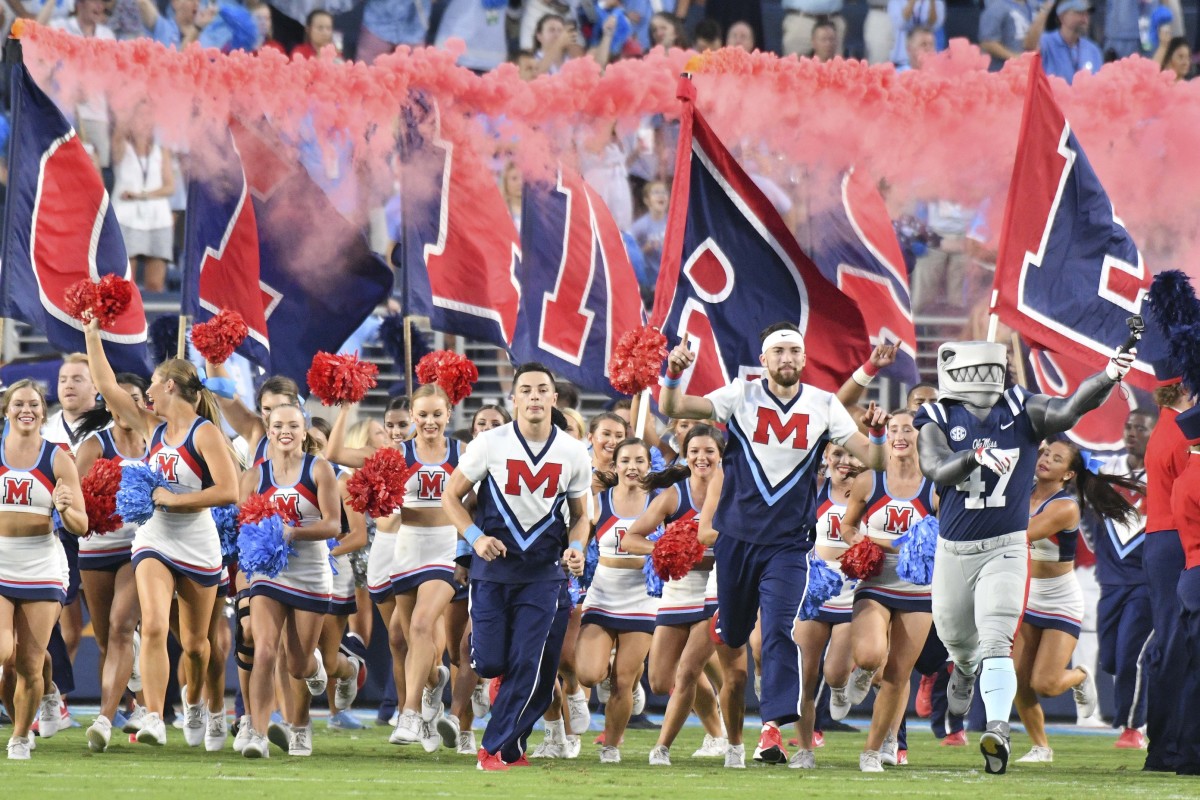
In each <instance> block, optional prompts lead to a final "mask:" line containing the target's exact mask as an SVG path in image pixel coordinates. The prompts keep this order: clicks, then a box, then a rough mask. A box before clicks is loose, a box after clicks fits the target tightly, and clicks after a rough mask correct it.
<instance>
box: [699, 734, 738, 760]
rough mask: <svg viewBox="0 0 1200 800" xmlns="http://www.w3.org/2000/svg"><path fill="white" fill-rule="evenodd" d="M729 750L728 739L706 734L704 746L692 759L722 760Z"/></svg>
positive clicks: (701, 746)
mask: <svg viewBox="0 0 1200 800" xmlns="http://www.w3.org/2000/svg"><path fill="white" fill-rule="evenodd" d="M728 749H729V740H728V739H725V738H722V737H718V736H713V735H712V734H709V733H706V734H704V744H702V745H700V749H698V750H697V751H696V752H694V753H692V758H720V757H721V756H723V755H725V751H726V750H728Z"/></svg>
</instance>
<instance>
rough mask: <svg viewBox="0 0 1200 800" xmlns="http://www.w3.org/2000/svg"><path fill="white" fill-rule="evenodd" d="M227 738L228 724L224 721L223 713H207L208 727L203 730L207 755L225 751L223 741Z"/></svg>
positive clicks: (222, 711)
mask: <svg viewBox="0 0 1200 800" xmlns="http://www.w3.org/2000/svg"><path fill="white" fill-rule="evenodd" d="M228 738H229V722H228V721H226V719H225V711H224V709H222V710H221V711H219V712H217V713H213V712H211V711H210V712H209V713H208V726H207V727H206V728H205V730H204V749H205V750H206V751H207V752H209V753H219V752H221V751H222V750H224V749H225V740H226V739H228Z"/></svg>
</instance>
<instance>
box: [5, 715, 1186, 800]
mask: <svg viewBox="0 0 1200 800" xmlns="http://www.w3.org/2000/svg"><path fill="white" fill-rule="evenodd" d="M85 724H87V723H86V722H85ZM912 728H913V733H912V734H911V735H910V737H909V747H910V750H909V760H910V762H911V763H910V765H909V766H906V767H892V768H889V769H888V771H887V773H886V774H884V775H863V774H862V773H860V772H859V771H858V753H859V750H860V749H861V747H862V741H863V736H864V734H863V733H842V734H830V735H829V736H828V737H827V739H826V742H827V743H826V746H825V747H824V748H822V749H821V750H818V751H817V769H816V770H815V771H811V772H801V771H799V770H790V769H787V768H786V767H779V766H770V767H768V766H762V765H754V764H752V765H750V766H748V768H747V769H746V770H742V771H734V770H725V769H723V768H722V767H721V764H722V762H721V761H720V760H718V759H692V758H689V756H690V754H691V752H692V750H694V749H695V748H696V746H698V744H699V739H700V738H701V732H700V730H699V729H698V728H694V727H693V728H686V729H685V730H684V732H683V735H682V736H681V737H680V739H679V741H678V742H677V743H676V745H675V747H674V751H675V752H674V753H673V756H674V760H675V763H674V765H673V766H671V767H669V768H665V767H655V768H651V767H650V766H648V765H647V763H646V757H647V754H648V753H649V751H650V748H651V747H652V746H653V744H654V739H655V736H656V734H655V732H654V731H630V732H629V733H628V734H627V736H626V741H625V744H624V746H623V747H622V748H621V752H622V757H623V758H624V762H623V763H622V764H620V765H618V766H604V767H601V766H600V764H599V763H598V761H597V756H596V748H595V747H594V746H591V745H590V740H591V736H594V735H595V733H592V734H591V736H589V737H588V738H587V739H586V740H585V742H588V743H587V744H585V745H584V749H583V754H582V755H581V756H580V758H579V759H578V760H576V761H554V762H535V766H534V767H532V768H530V769H517V770H512V771H510V772H506V773H498V774H497V773H482V772H479V771H477V770H476V769H475V761H474V759H472V758H468V757H465V756H458V755H455V754H453V753H451V752H450V751H449V750H441V751H439V752H438V753H435V754H432V755H427V754H425V752H424V751H422V750H421V749H420V748H419V747H417V746H410V747H405V748H400V747H395V746H392V745H389V744H388V743H387V734H388V729H386V728H368V729H366V730H363V731H355V732H349V731H327V730H325V728H324V720H317V722H316V729H315V733H314V737H313V738H314V743H313V745H314V747H313V749H314V755H313V756H312V757H311V758H308V759H295V758H293V759H289V758H288V757H287V756H286V755H283V754H282V753H281V751H279V750H277V749H272V753H271V758H270V759H269V760H265V761H247V760H245V759H243V758H241V757H240V756H237V755H236V754H235V753H233V751H232V750H229V749H226V750H225V751H224V752H223V753H206V752H203V750H202V749H191V748H188V747H187V746H185V745H184V743H183V736H182V734H181V733H180V732H179V731H174V730H173V731H171V732H170V738H171V741H170V744H168V745H167V747H165V748H162V749H158V748H155V749H151V748H149V747H148V746H145V745H133V744H129V743H128V742H127V739H126V738H125V737H121V738H120V739H118V736H117V735H114V737H113V744H112V745H111V746H110V748H109V751H108V752H107V753H104V754H102V755H94V754H92V753H89V752H88V750H87V744H86V741H85V739H84V734H83V730H82V729H80V728H76V729H74V730H70V731H64V732H62V733H59V734H58V735H57V736H55V737H54V738H52V739H49V740H47V741H44V742H41V743H40V744H39V746H38V749H37V751H36V752H35V753H34V754H33V760H32V761H29V762H10V761H3V762H0V791H2V794H3V797H5V798H14V800H16V799H17V798H20V799H21V800H24V798H33V797H38V796H42V797H46V796H51V797H53V798H60V797H90V798H96V800H99V799H100V798H107V797H155V798H159V797H164V798H177V799H178V800H207V798H222V800H227V799H228V798H234V797H237V798H253V797H271V798H278V797H307V798H313V800H317V799H318V798H342V797H389V798H408V797H416V798H425V797H430V798H432V797H480V798H488V799H489V800H502V799H507V798H575V797H586V798H592V797H597V798H646V799H647V800H658V799H659V798H673V799H674V800H683V798H684V797H689V798H694V800H707V799H708V798H725V797H729V798H733V797H737V798H742V799H744V798H747V797H784V796H787V797H802V798H804V799H805V800H809V799H810V798H811V799H813V800H816V799H817V798H838V800H850V799H851V798H864V797H866V798H870V797H903V798H906V800H907V799H908V798H926V797H954V798H963V797H969V796H971V795H976V796H978V797H982V798H986V797H1003V798H1005V800H1016V799H1017V798H1037V799H1038V800H1045V799H1050V800H1070V799H1071V798H1081V797H1088V798H1107V797H1120V798H1142V797H1145V798H1154V800H1168V798H1193V799H1194V798H1197V797H1200V778H1191V779H1187V778H1178V777H1175V776H1173V775H1162V774H1147V773H1143V772H1141V771H1140V770H1141V765H1142V760H1143V758H1144V753H1142V752H1138V751H1126V750H1116V749H1114V748H1113V746H1112V745H1113V741H1114V739H1113V737H1111V736H1099V735H1069V734H1062V735H1054V734H1052V740H1051V744H1052V746H1054V747H1055V754H1054V757H1055V763H1053V764H1031V765H1022V764H1014V765H1010V768H1009V772H1008V774H1007V775H1002V776H994V775H986V774H984V772H983V769H982V766H981V763H982V759H981V757H980V755H979V751H978V748H977V746H976V742H977V735H976V734H971V746H969V747H967V748H946V747H941V746H939V744H938V742H937V741H936V740H935V739H934V738H933V737H932V736H931V735H930V734H929V733H928V731H927V729H925V728H924V726H923V725H920V724H919V723H918V724H916V725H913V726H912ZM6 730H11V729H0V735H3V736H4V738H5V740H7V736H8V734H7V733H6V732H5V731H6ZM749 734H750V731H749V730H747V739H748V741H751V742H753V739H750V738H749ZM540 737H541V734H540V732H539V733H537V734H535V741H540ZM1028 744H1029V742H1028V739H1026V738H1025V737H1024V735H1023V734H1021V733H1017V732H1014V736H1013V749H1014V757H1019V756H1020V755H1023V754H1024V753H1025V752H1026V751H1027V749H1028ZM747 760H748V761H749V756H747ZM47 793H52V794H47Z"/></svg>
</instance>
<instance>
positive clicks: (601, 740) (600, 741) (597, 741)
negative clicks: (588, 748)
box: [592, 731, 604, 745]
mask: <svg viewBox="0 0 1200 800" xmlns="http://www.w3.org/2000/svg"><path fill="white" fill-rule="evenodd" d="M592 744H598V745H603V744H604V732H603V731H601V733H600V735H599V736H597V737H596V738H595V739H593V740H592Z"/></svg>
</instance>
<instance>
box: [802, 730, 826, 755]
mask: <svg viewBox="0 0 1200 800" xmlns="http://www.w3.org/2000/svg"><path fill="white" fill-rule="evenodd" d="M799 746H800V742H799V741H797V742H796V747H799ZM824 746H825V734H823V733H821V732H820V731H813V750H816V749H817V748H820V747H824Z"/></svg>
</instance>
